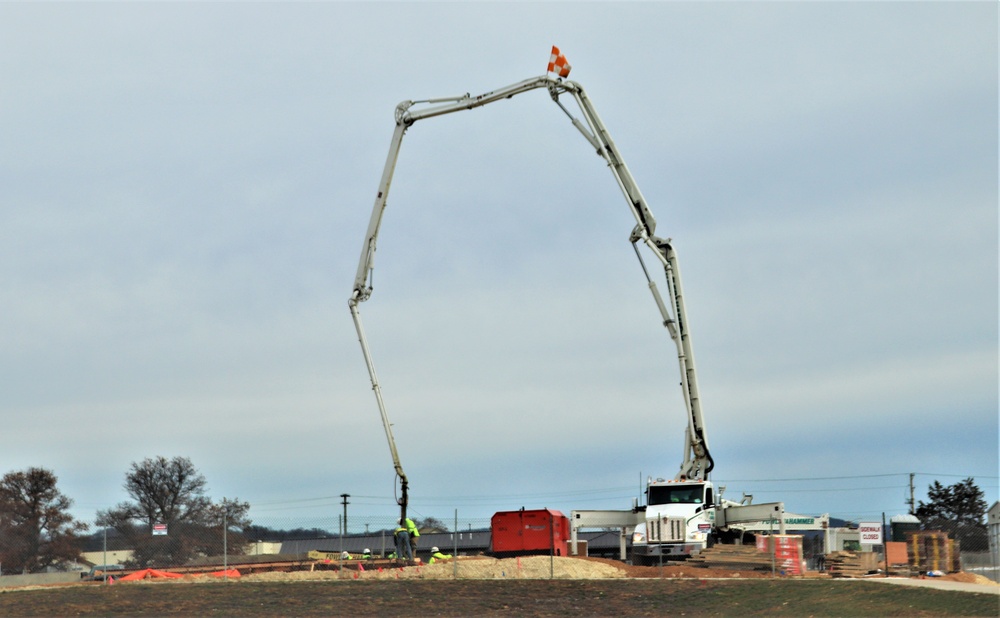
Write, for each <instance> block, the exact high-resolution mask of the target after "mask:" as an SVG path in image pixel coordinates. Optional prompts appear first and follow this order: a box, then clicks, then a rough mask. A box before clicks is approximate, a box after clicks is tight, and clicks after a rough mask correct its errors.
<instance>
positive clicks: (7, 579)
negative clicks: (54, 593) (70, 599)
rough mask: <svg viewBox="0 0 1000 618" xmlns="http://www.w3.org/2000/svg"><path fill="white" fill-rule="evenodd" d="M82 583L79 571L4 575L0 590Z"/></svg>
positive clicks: (0, 577) (0, 582)
mask: <svg viewBox="0 0 1000 618" xmlns="http://www.w3.org/2000/svg"><path fill="white" fill-rule="evenodd" d="M79 581H80V573H79V572H78V571H68V572H65V573H30V574H28V575H2V576H0V588H17V587H20V586H43V585H45V584H68V583H75V582H79Z"/></svg>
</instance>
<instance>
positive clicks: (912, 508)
mask: <svg viewBox="0 0 1000 618" xmlns="http://www.w3.org/2000/svg"><path fill="white" fill-rule="evenodd" d="M914 476H916V474H915V473H913V472H910V499H909V500H908V501H907V504H909V505H910V515H916V513H917V505H916V503H915V502H914V501H913V477H914Z"/></svg>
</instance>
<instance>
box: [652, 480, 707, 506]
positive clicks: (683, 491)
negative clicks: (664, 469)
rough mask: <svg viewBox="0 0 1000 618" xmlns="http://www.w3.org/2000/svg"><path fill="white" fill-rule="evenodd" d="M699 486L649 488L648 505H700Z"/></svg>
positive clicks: (659, 486) (702, 498)
mask: <svg viewBox="0 0 1000 618" xmlns="http://www.w3.org/2000/svg"><path fill="white" fill-rule="evenodd" d="M704 491H705V490H704V488H703V487H702V486H701V485H687V486H684V485H654V486H651V487H650V488H649V504H650V505H654V504H701V503H702V500H704Z"/></svg>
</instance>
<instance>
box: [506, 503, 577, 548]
mask: <svg viewBox="0 0 1000 618" xmlns="http://www.w3.org/2000/svg"><path fill="white" fill-rule="evenodd" d="M490 531H491V545H492V550H493V553H494V554H495V555H501V554H506V555H515V554H521V555H524V554H543V555H547V554H548V553H549V552H552V553H553V555H556V556H565V555H567V553H568V552H567V544H568V541H569V518H568V517H566V516H565V515H563V514H562V513H560V512H559V511H554V510H552V509H536V510H532V511H528V510H525V509H521V510H520V511H501V512H499V513H495V514H494V515H493V518H492V519H491V520H490Z"/></svg>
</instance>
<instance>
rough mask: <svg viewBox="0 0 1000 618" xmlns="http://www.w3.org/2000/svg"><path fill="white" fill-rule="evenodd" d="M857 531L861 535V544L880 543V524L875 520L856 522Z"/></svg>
mask: <svg viewBox="0 0 1000 618" xmlns="http://www.w3.org/2000/svg"><path fill="white" fill-rule="evenodd" d="M858 533H859V534H860V535H861V544H862V545H881V544H882V524H881V523H879V522H877V521H875V522H871V521H868V522H865V521H863V522H861V523H859V524H858Z"/></svg>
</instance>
